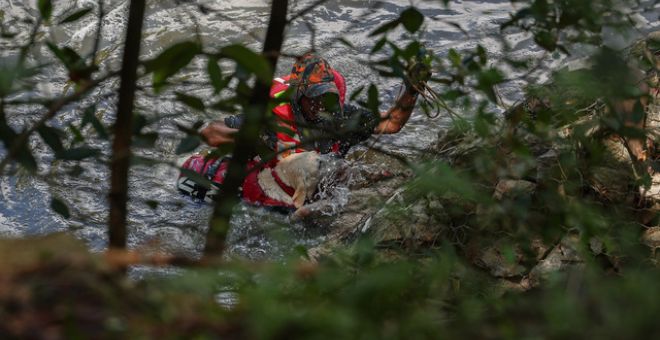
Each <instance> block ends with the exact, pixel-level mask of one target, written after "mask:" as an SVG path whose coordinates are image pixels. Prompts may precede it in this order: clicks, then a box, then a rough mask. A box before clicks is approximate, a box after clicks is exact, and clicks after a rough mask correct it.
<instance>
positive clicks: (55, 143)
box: [37, 125, 64, 152]
mask: <svg viewBox="0 0 660 340" xmlns="http://www.w3.org/2000/svg"><path fill="white" fill-rule="evenodd" d="M37 132H39V135H40V136H41V138H42V139H43V140H44V142H45V143H46V144H48V146H50V148H51V149H52V150H53V151H54V152H60V151H62V150H63V149H64V146H63V145H62V141H61V139H60V130H58V129H56V128H53V127H50V126H47V125H42V126H40V127H39V129H37Z"/></svg>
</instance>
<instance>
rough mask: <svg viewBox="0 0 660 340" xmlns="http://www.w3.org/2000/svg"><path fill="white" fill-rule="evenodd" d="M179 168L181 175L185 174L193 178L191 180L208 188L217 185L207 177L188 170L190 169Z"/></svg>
mask: <svg viewBox="0 0 660 340" xmlns="http://www.w3.org/2000/svg"><path fill="white" fill-rule="evenodd" d="M180 170H181V175H183V176H186V177H188V178H190V179H191V180H193V182H195V183H197V184H199V185H201V186H203V187H205V188H207V189H209V188H211V187H216V186H217V185H216V184H215V183H213V182H212V181H210V180H209V179H208V178H206V177H204V176H202V175H200V174H198V173H196V172H194V171H192V170H190V169H180Z"/></svg>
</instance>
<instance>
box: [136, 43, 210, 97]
mask: <svg viewBox="0 0 660 340" xmlns="http://www.w3.org/2000/svg"><path fill="white" fill-rule="evenodd" d="M201 51H202V47H201V46H200V45H199V44H198V43H197V42H193V41H185V42H181V43H178V44H175V45H173V46H170V47H169V48H167V49H166V50H165V51H163V52H162V53H161V54H159V55H158V56H157V57H156V58H154V59H152V60H149V61H147V62H146V63H145V66H146V72H147V73H151V72H153V79H152V81H153V86H154V90H155V91H156V92H157V93H158V92H160V91H161V90H162V89H163V87H164V86H165V84H166V82H167V79H168V78H170V77H171V76H173V75H174V74H176V73H177V72H179V70H181V69H182V68H184V67H185V66H186V65H188V64H189V63H190V61H192V59H193V58H194V57H195V56H196V55H197V54H199V53H200V52H201Z"/></svg>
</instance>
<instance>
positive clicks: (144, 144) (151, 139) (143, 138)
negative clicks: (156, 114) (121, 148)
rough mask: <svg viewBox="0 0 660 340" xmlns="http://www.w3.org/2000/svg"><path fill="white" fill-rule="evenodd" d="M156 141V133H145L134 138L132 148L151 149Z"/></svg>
mask: <svg viewBox="0 0 660 340" xmlns="http://www.w3.org/2000/svg"><path fill="white" fill-rule="evenodd" d="M157 140H158V132H147V133H143V134H139V135H137V136H135V138H134V139H133V147H136V148H153V147H154V145H155V144H156V141H157Z"/></svg>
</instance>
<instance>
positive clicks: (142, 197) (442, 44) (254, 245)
mask: <svg viewBox="0 0 660 340" xmlns="http://www.w3.org/2000/svg"><path fill="white" fill-rule="evenodd" d="M35 2H36V0H33V1H26V0H13V1H12V0H0V10H2V11H3V14H4V18H5V19H4V20H5V21H7V20H9V19H10V18H12V17H25V16H32V17H34V16H36V13H37V11H36V10H35V9H34V8H36V5H35ZM313 2H314V1H309V0H305V1H292V4H293V5H292V9H291V10H290V11H291V13H296V12H298V11H300V10H301V9H303V8H305V7H306V6H308V5H309V4H310V3H313ZM412 2H413V3H414V4H415V5H416V6H417V7H418V8H419V9H421V11H422V12H423V13H424V15H425V16H426V20H425V26H424V34H423V40H424V41H425V42H426V44H427V47H428V48H430V49H431V50H433V51H434V52H435V53H436V54H438V55H444V54H446V52H447V51H448V50H449V49H450V48H454V49H457V50H459V51H461V50H467V49H470V48H473V47H475V46H476V44H478V43H481V44H483V45H484V46H485V47H486V48H487V50H488V52H489V54H490V55H491V58H493V59H494V60H497V59H498V58H499V57H502V56H503V54H504V53H505V52H504V50H505V49H504V48H503V45H502V43H501V41H500V40H499V25H500V24H501V23H502V22H503V21H505V20H506V19H508V17H509V15H510V13H512V12H513V11H515V7H512V4H511V3H510V2H509V1H499V0H483V1H451V3H450V5H449V7H448V8H445V7H444V6H443V5H442V2H441V1H412ZM54 3H55V15H60V14H61V13H63V11H64V10H66V9H68V8H71V7H76V6H78V7H83V6H95V4H96V1H92V0H66V1H54ZM127 3H128V2H127V1H125V0H106V1H105V12H106V13H107V14H106V16H105V19H104V22H103V34H102V39H101V42H100V47H101V51H102V55H103V56H104V58H105V59H104V61H103V64H102V65H104V66H102V70H101V72H103V71H105V70H107V69H108V68H115V69H116V68H118V66H119V60H120V59H121V58H120V48H118V46H120V45H121V43H122V40H123V33H124V27H125V24H126V10H127ZM410 3H411V2H410V1H408V0H387V1H370V0H330V1H327V2H326V3H324V4H322V5H320V6H318V8H316V9H315V10H313V11H311V12H310V13H308V14H307V15H305V16H303V17H302V18H301V19H298V20H296V21H295V22H294V23H293V24H292V25H291V26H290V27H289V28H288V30H287V33H286V42H285V47H284V49H283V50H284V51H285V52H286V53H289V54H297V53H298V54H299V53H302V52H304V51H306V50H308V49H309V48H310V47H311V44H312V40H313V43H314V46H315V47H316V48H317V49H318V50H319V51H320V52H321V54H322V55H323V56H324V57H325V58H326V59H328V60H329V62H330V63H331V65H333V67H335V68H337V69H338V70H339V71H340V72H342V73H343V74H344V75H345V76H346V80H347V86H348V91H349V93H351V91H352V90H354V89H356V88H358V87H360V86H363V85H368V84H369V83H370V82H376V83H378V84H379V88H380V89H381V93H380V100H381V102H382V103H383V107H382V109H385V108H386V107H387V106H388V105H390V104H391V103H393V101H394V98H395V97H396V95H397V93H398V91H399V88H400V84H399V83H398V82H396V81H392V80H388V79H381V78H379V77H378V75H377V74H376V73H375V72H374V71H372V70H371V69H370V68H369V67H368V66H367V65H365V63H364V62H362V61H363V60H367V59H368V54H369V51H370V49H371V48H372V46H373V44H374V39H373V38H370V37H368V34H369V32H371V31H373V30H374V29H376V28H377V27H379V26H380V25H382V24H383V23H385V22H388V21H390V20H392V19H395V18H396V17H397V16H398V15H399V13H401V11H403V10H404V9H405V8H406V7H407V6H409V5H410ZM199 4H204V5H205V6H207V7H208V8H210V9H211V10H212V11H209V12H208V13H207V14H205V13H202V12H200V11H199V10H198V6H197V5H199ZM657 9H658V8H657V5H656V11H655V12H650V13H645V14H644V15H640V16H637V17H636V20H637V21H638V22H639V26H640V30H641V31H640V32H642V33H643V32H644V31H648V30H651V29H654V28H655V29H657V28H658V26H660V25H659V24H658V10H657ZM268 14H269V3H268V1H265V0H223V1H195V0H187V1H173V0H172V1H168V0H152V1H148V10H147V17H146V22H145V28H144V39H143V46H142V52H141V53H142V55H143V58H148V57H152V56H155V55H157V54H158V53H159V52H160V51H162V50H163V49H164V48H165V47H167V46H169V45H171V44H173V43H175V42H178V41H181V40H185V39H190V38H191V37H194V36H195V34H199V36H200V37H201V39H202V41H203V42H204V45H205V46H207V47H214V46H216V47H218V46H224V45H227V44H229V43H233V42H238V43H244V44H247V45H248V46H249V47H252V48H255V49H257V50H258V49H259V48H260V44H261V39H262V38H263V33H264V31H265V27H266V25H267V20H268ZM452 23H455V24H459V25H460V26H461V27H462V28H463V29H464V30H465V31H466V32H467V33H468V34H467V35H466V34H465V33H464V32H461V31H460V30H458V29H456V28H455V27H454V26H453V25H452ZM16 25H17V26H16V27H18V29H19V30H20V29H21V28H23V29H24V30H25V26H24V25H23V26H22V25H21V24H20V23H17V24H16ZM310 28H311V29H312V30H313V31H314V32H315V34H313V35H312V34H311V33H310V32H311V30H310ZM95 30H96V22H95V18H94V16H93V15H90V16H88V17H86V18H84V19H82V20H81V21H79V22H76V23H74V24H69V25H66V26H64V27H61V28H53V27H49V28H46V29H44V30H43V34H41V35H40V36H39V38H40V39H46V38H48V39H51V40H54V41H56V42H57V43H58V45H60V46H63V45H66V46H71V47H73V48H74V49H76V50H79V51H80V50H82V51H83V52H85V51H89V50H90V49H91V48H92V46H93V45H94V33H95ZM21 34H23V35H25V34H27V32H21ZM639 34H641V33H634V32H633V34H631V35H630V36H628V37H626V38H620V37H618V36H617V37H615V36H613V38H612V39H611V42H610V43H611V44H614V45H618V46H621V45H625V43H626V42H627V41H632V39H635V38H636V37H638V36H639ZM338 37H343V38H345V39H346V40H348V41H349V42H351V43H352V44H353V45H354V46H355V50H351V49H349V48H347V47H346V46H344V45H343V44H341V43H340V42H339V41H338V40H337V38H338ZM390 37H391V38H392V39H394V40H399V39H400V40H401V41H404V40H405V39H406V38H407V37H406V33H405V32H403V31H401V30H399V31H395V32H394V33H392V34H391V35H390ZM312 38H313V39H312ZM506 41H507V42H508V43H509V44H510V46H511V47H512V48H511V50H509V51H508V52H506V53H508V54H509V55H510V56H511V57H515V58H526V57H531V58H542V57H543V56H544V54H543V53H542V51H540V50H539V49H538V48H537V47H536V46H535V45H534V43H533V41H532V39H531V38H530V37H529V35H527V34H524V33H515V32H514V33H510V34H508V35H507V36H506ZM12 58H14V59H15V52H13V51H10V50H5V49H4V48H3V46H2V45H0V61H2V62H3V63H6V62H7V61H11V60H13V59H12ZM50 58H52V55H50V54H49V52H48V51H47V49H46V48H43V49H40V50H35V51H32V54H31V60H32V61H33V62H43V61H47V60H50ZM544 58H545V59H544V62H545V65H546V66H547V67H549V68H554V67H559V66H561V65H563V64H564V63H565V62H566V60H565V59H564V58H563V57H557V56H554V57H553V56H545V57H544ZM291 63H292V60H291V59H290V58H282V59H280V63H279V65H278V71H279V72H278V73H280V74H283V73H285V72H286V71H287V70H288V69H289V67H290V65H291ZM204 74H205V63H204V62H202V61H201V60H200V61H199V62H195V63H194V64H193V66H191V67H189V68H187V69H186V71H185V72H184V75H183V77H182V79H183V80H184V82H182V83H181V85H177V87H176V88H175V89H176V90H178V91H182V92H185V93H189V94H194V95H197V96H200V97H202V98H205V96H209V95H210V94H211V89H210V87H209V86H208V85H204V84H202V82H201V81H199V80H200V79H205V78H204ZM543 77H544V73H543V72H539V73H538V74H536V78H538V79H537V80H541V81H542V80H543ZM523 85H524V82H523V81H518V82H508V83H506V84H505V85H503V86H501V87H500V88H499V89H498V90H499V92H500V94H501V95H502V97H503V98H504V100H505V101H506V102H509V103H510V102H513V101H515V100H517V99H519V98H520V94H521V87H522V86H523ZM66 86H67V85H66V74H65V72H64V70H62V69H56V68H52V69H51V68H49V69H47V71H46V72H44V73H43V74H42V75H39V76H38V77H37V81H36V82H35V83H34V86H33V87H32V88H30V89H28V90H26V91H25V93H23V94H22V95H23V96H32V97H51V96H55V95H57V94H59V93H62V92H63V91H65V89H66ZM116 86H117V84H107V85H106V86H104V87H103V88H101V89H100V90H99V91H97V92H96V93H95V94H94V95H93V96H91V98H90V99H88V102H90V103H91V102H95V103H97V108H98V110H99V116H100V118H101V119H102V121H103V122H104V123H105V124H106V125H109V124H111V122H112V121H113V116H114V115H113V112H112V103H114V101H116V97H113V96H112V89H113V88H116ZM137 105H138V111H139V112H143V113H144V114H145V116H147V117H149V118H153V119H154V120H156V118H158V119H157V121H156V122H155V123H152V124H149V125H148V126H147V128H146V130H147V131H156V132H158V133H159V136H160V138H159V139H158V141H157V142H156V146H155V148H153V149H138V150H137V153H138V154H139V155H142V156H146V157H150V158H155V159H160V160H166V161H170V162H176V160H177V159H178V158H179V156H177V155H176V154H175V153H174V150H175V148H176V145H177V141H178V139H177V138H180V137H181V136H182V133H181V132H180V131H178V129H177V128H176V124H183V125H190V124H192V123H193V122H195V121H197V120H200V119H201V120H203V119H209V118H210V117H207V116H205V115H202V114H200V113H196V112H192V111H190V110H189V109H187V108H186V107H184V106H182V105H180V104H178V103H176V102H175V101H173V100H171V98H167V96H165V97H163V98H154V97H150V96H147V95H139V96H138V104H137ZM36 109H37V108H21V109H15V110H13V111H10V112H8V115H9V117H10V124H12V125H14V126H15V127H20V126H23V125H24V124H25V122H29V121H33V120H35V119H36V117H37V116H38V115H36V114H35V113H34V112H35V110H36ZM463 113H464V114H469V112H463ZM80 114H81V110H75V109H74V108H68V109H67V110H65V111H64V112H63V113H62V114H61V115H59V116H58V117H57V118H56V119H55V120H54V121H53V125H54V126H66V125H67V124H68V123H70V122H75V121H79V117H80ZM221 117H222V115H216V116H214V118H221ZM447 124H448V118H446V117H440V118H437V119H430V118H428V117H427V116H425V115H423V114H421V113H416V114H415V115H413V117H412V118H411V121H410V122H409V123H408V124H407V125H406V127H405V128H404V129H403V131H402V132H400V133H399V134H396V135H393V136H387V137H380V138H379V140H378V143H379V144H380V145H381V146H383V147H384V148H387V149H388V150H391V151H393V152H397V153H400V154H403V155H407V156H409V157H414V156H415V155H416V154H417V153H419V150H423V149H424V148H425V147H427V146H428V145H429V144H430V143H431V142H432V141H433V140H434V138H435V137H436V136H437V134H438V131H440V130H442V129H443V128H444V127H445V126H446V125H447ZM85 133H86V134H89V135H90V136H92V138H91V139H90V143H91V144H92V146H98V147H100V148H101V149H104V150H107V149H109V142H107V141H104V140H101V139H99V138H95V135H94V133H93V131H86V132H85ZM31 146H32V148H33V150H35V153H36V154H37V157H38V160H39V162H40V170H39V172H38V174H37V175H36V176H32V175H28V174H25V173H23V172H21V171H18V172H15V173H12V174H11V175H8V176H4V177H1V178H0V237H22V236H28V235H37V234H47V233H52V232H56V231H70V232H72V233H73V234H75V235H76V236H77V237H79V238H80V239H83V240H84V241H85V242H86V243H87V244H88V245H89V247H90V248H91V249H92V250H94V251H100V250H102V249H103V248H104V247H105V246H106V242H107V235H106V229H105V228H106V227H105V224H106V219H107V210H108V209H107V207H108V204H107V201H106V197H105V194H106V192H107V189H108V182H109V176H108V169H107V166H106V165H105V164H103V163H101V162H98V161H86V162H83V163H82V167H83V169H84V171H82V172H80V173H78V172H79V171H77V170H79V169H76V168H74V167H73V166H72V165H70V164H59V163H55V164H54V165H53V166H51V165H50V164H51V163H52V161H53V155H52V153H51V152H50V151H49V149H48V147H47V146H45V145H43V144H42V143H41V142H40V141H39V140H38V139H37V138H34V139H33V140H32V141H31ZM4 154H5V150H3V149H2V148H1V147H0V155H2V156H3V155H4ZM106 156H107V154H106ZM72 172H76V173H75V174H74V175H71V173H72ZM176 176H177V170H176V169H175V168H173V167H172V166H169V165H166V164H158V165H153V164H150V165H136V166H134V167H133V168H132V171H131V174H130V195H131V202H130V205H129V230H130V232H129V245H130V246H131V247H143V246H149V247H153V248H156V249H158V250H162V251H166V252H169V253H177V254H184V255H189V256H198V255H199V254H200V253H201V250H202V248H203V245H204V238H205V233H206V223H207V220H208V216H209V214H210V207H209V206H206V205H202V204H197V203H193V202H191V201H190V200H189V199H186V198H183V197H180V196H179V195H178V194H177V192H176V190H175V189H174V181H175V179H176ZM53 195H54V196H57V197H60V198H62V199H63V200H64V201H66V202H67V203H68V204H69V206H70V209H71V213H72V216H71V218H70V219H64V218H62V217H61V216H60V215H58V214H56V213H54V212H53V211H52V210H51V209H50V208H49V205H50V199H51V197H52V196H53ZM152 201H156V202H159V203H158V205H157V206H155V207H154V205H153V204H152V203H151V202H152ZM232 226H233V231H232V234H231V235H230V253H231V254H236V255H241V256H247V257H250V258H263V257H277V256H281V255H282V254H284V253H285V252H286V250H287V249H291V246H292V245H294V244H303V245H311V244H315V243H318V242H319V241H321V240H322V236H319V235H314V233H313V232H310V231H308V230H305V228H304V227H303V226H301V225H295V224H294V225H293V226H292V225H291V223H289V222H288V220H287V218H286V217H284V216H282V215H279V214H276V213H272V212H268V211H264V210H263V209H258V208H254V207H249V206H245V205H243V206H241V207H239V208H238V212H237V214H236V215H235V217H234V220H233V224H232ZM291 235H293V237H290V236H291Z"/></svg>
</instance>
